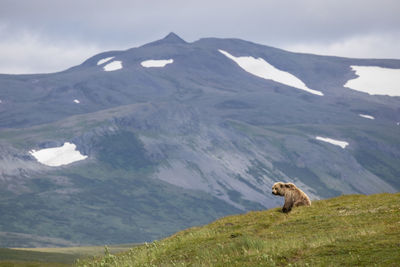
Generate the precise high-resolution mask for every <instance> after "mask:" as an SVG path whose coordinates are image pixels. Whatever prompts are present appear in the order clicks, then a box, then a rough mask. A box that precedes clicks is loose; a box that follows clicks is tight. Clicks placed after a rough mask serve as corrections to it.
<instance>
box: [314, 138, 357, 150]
mask: <svg viewBox="0 0 400 267" xmlns="http://www.w3.org/2000/svg"><path fill="white" fill-rule="evenodd" d="M315 139H317V140H319V141H322V142H326V143H330V144H332V145H335V146H340V147H341V148H343V149H345V148H346V147H347V146H348V145H349V143H348V142H346V141H340V140H336V139H332V138H328V137H321V136H317V137H315Z"/></svg>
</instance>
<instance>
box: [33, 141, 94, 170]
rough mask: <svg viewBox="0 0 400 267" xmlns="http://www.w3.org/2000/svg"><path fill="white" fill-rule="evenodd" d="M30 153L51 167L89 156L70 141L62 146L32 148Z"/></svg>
mask: <svg viewBox="0 0 400 267" xmlns="http://www.w3.org/2000/svg"><path fill="white" fill-rule="evenodd" d="M29 153H30V154H31V155H32V156H33V157H35V158H36V160H37V161H39V162H40V163H42V164H44V165H47V166H51V167H57V166H61V165H67V164H70V163H73V162H76V161H80V160H84V159H86V158H87V157H88V156H85V155H82V154H81V153H80V152H79V151H77V150H76V145H75V144H72V143H68V142H66V143H64V145H63V146H61V147H52V148H45V149H41V150H38V151H36V150H31V151H29Z"/></svg>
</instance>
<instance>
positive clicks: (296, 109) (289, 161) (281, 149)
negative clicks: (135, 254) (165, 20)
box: [0, 34, 400, 245]
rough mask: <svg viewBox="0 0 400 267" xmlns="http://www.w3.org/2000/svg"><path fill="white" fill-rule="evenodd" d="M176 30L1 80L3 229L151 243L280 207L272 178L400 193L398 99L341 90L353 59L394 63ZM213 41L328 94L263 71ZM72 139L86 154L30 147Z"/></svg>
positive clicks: (78, 239)
mask: <svg viewBox="0 0 400 267" xmlns="http://www.w3.org/2000/svg"><path fill="white" fill-rule="evenodd" d="M168 36H169V37H168ZM168 36H167V37H165V38H166V39H167V41H168V40H170V39H172V41H174V42H172V43H171V42H169V41H168V42H164V41H165V40H164V39H165V38H164V39H161V40H158V41H156V42H154V43H153V44H154V45H150V46H148V45H143V46H140V47H137V48H132V49H128V50H124V51H108V52H104V53H99V54H97V55H94V56H93V57H90V58H89V59H87V60H86V61H84V62H83V63H82V64H80V65H78V66H75V67H72V68H70V69H68V70H67V71H64V72H58V73H53V74H45V75H43V74H40V75H12V76H7V75H6V76H0V88H1V90H0V99H1V100H2V102H1V103H0V164H1V165H0V166H2V167H1V169H0V185H1V188H2V189H1V191H0V192H1V195H2V197H1V201H2V202H1V205H0V210H2V211H3V212H2V215H0V216H1V217H0V219H1V220H0V221H1V222H2V223H1V224H0V231H2V232H16V233H24V234H32V235H36V236H40V235H43V236H47V232H46V229H45V227H44V225H49V227H50V229H51V230H52V231H51V235H50V237H54V238H61V239H65V240H67V241H69V242H73V243H78V244H80V243H81V244H102V243H104V242H105V240H112V242H114V243H124V242H143V241H151V240H154V239H157V238H160V237H163V236H166V235H168V234H171V233H173V232H176V231H177V230H179V229H182V228H184V227H185V228H186V227H189V226H193V225H197V224H198V223H206V222H209V221H211V220H213V219H216V218H218V217H220V216H224V215H227V214H232V213H238V212H245V211H248V210H260V209H265V208H269V207H273V206H276V205H278V204H279V203H280V201H281V200H279V199H277V198H274V197H273V196H272V195H271V193H270V190H271V186H272V184H273V183H274V182H276V181H285V182H294V183H295V184H296V185H298V186H299V187H300V188H302V190H304V191H305V192H306V193H307V194H309V195H310V196H311V197H312V198H313V199H320V198H327V197H333V196H337V195H340V194H351V193H364V194H371V193H378V192H397V191H398V190H399V189H400V181H399V178H398V177H399V175H400V167H399V166H400V161H399V159H400V146H399V144H400V140H399V135H398V130H399V127H398V125H396V123H397V122H399V121H400V110H399V108H398V105H399V101H400V100H399V99H400V98H399V97H397V96H394V97H390V96H379V95H369V94H367V93H363V92H360V91H357V90H353V89H350V88H346V87H344V84H345V83H346V82H347V81H348V80H350V79H354V78H357V75H356V74H355V72H354V71H353V70H352V69H351V67H350V66H351V65H357V64H358V63H360V62H366V63H368V64H369V65H374V64H375V65H380V66H386V67H388V66H392V67H397V68H398V69H400V60H397V61H396V60H395V61H393V60H359V59H348V58H332V57H325V56H315V55H309V54H297V53H291V52H287V51H284V50H280V49H275V48H271V47H266V46H262V45H258V44H254V43H250V42H246V41H243V40H232V39H217V38H206V39H201V40H199V41H196V42H192V43H186V42H185V43H182V42H181V41H179V39H177V38H180V37H178V36H176V35H175V34H172V35H168ZM163 40H164V41H163ZM218 49H223V50H226V51H227V52H228V53H230V54H231V55H232V56H233V57H236V58H239V59H240V58H241V57H245V59H246V58H247V59H248V60H249V62H250V63H251V64H258V62H261V61H260V60H258V59H259V58H261V59H262V60H263V61H264V62H267V63H268V64H270V65H271V66H272V67H273V68H275V69H276V70H278V72H277V73H289V74H291V75H293V76H295V77H297V79H299V80H301V81H302V82H303V83H304V84H306V85H307V86H308V87H309V88H312V89H316V90H320V91H321V92H323V94H324V96H320V95H314V94H311V93H309V92H306V91H303V90H299V89H300V88H297V87H296V86H295V85H290V84H287V83H286V81H285V80H282V79H281V80H279V81H280V82H277V81H275V80H273V79H265V78H262V77H259V76H256V75H254V74H252V73H251V72H250V71H248V70H246V69H245V68H243V67H242V66H240V65H239V64H237V63H236V62H235V61H233V60H232V59H230V58H228V57H226V56H225V55H224V54H222V53H220V52H219V51H218ZM101 60H103V61H101ZM148 60H152V61H154V62H159V61H160V60H165V61H168V62H169V63H168V64H160V65H157V64H156V65H153V66H150V67H144V66H143V65H142V64H141V63H142V62H144V61H148ZM108 64H112V66H113V67H112V68H106V66H107V65H108ZM262 64H263V65H257V66H258V67H257V68H258V69H257V70H260V69H261V70H263V68H264V67H265V63H262ZM276 70H275V71H276ZM286 77H288V76H287V75H286ZM360 115H367V116H369V117H373V119H368V118H365V117H362V116H360ZM317 137H322V138H320V139H318V138H317ZM321 140H336V141H339V142H346V143H347V144H348V145H347V146H345V147H344V148H343V147H339V146H337V145H335V144H334V143H332V142H331V143H329V142H326V141H321ZM67 142H68V143H72V144H74V145H76V150H77V151H79V152H80V153H81V154H82V155H84V156H87V158H86V159H84V160H81V161H77V162H74V163H72V164H68V165H63V166H60V167H50V166H46V165H43V164H41V163H40V162H38V160H37V159H36V158H35V157H34V156H33V155H32V154H30V153H29V152H30V151H32V150H36V151H39V150H43V149H46V148H57V147H61V146H63V144H65V143H67ZM165 192H167V193H165ZM15 205H18V207H19V211H20V212H16V211H15V210H14V206H15ZM60 207H62V208H63V210H65V211H66V213H65V214H63V213H61V212H60V210H59V209H60ZM176 207H179V209H180V212H181V214H180V213H179V212H177V211H176V210H175V209H176ZM33 217H35V218H37V219H36V220H32V218H33ZM60 221H65V223H63V224H60V223H59V222H60ZM14 222H18V223H14ZM79 225H86V227H79ZM94 225H98V226H96V227H94ZM94 228H98V229H101V231H102V232H103V233H104V234H102V235H100V234H95V233H93V231H92V229H94ZM71 229H73V230H71ZM133 236H134V237H133ZM4 245H7V244H4Z"/></svg>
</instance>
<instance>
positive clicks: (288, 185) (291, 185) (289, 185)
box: [285, 183, 294, 188]
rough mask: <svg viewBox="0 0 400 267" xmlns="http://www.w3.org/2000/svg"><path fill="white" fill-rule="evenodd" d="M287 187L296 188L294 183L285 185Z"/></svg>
mask: <svg viewBox="0 0 400 267" xmlns="http://www.w3.org/2000/svg"><path fill="white" fill-rule="evenodd" d="M285 187H287V188H294V184H292V183H286V184H285Z"/></svg>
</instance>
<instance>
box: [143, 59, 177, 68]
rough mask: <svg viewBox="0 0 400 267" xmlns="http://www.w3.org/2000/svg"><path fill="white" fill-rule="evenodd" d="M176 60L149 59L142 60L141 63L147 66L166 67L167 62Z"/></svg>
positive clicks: (170, 62)
mask: <svg viewBox="0 0 400 267" xmlns="http://www.w3.org/2000/svg"><path fill="white" fill-rule="evenodd" d="M173 62H174V60H173V59H149V60H145V61H142V62H141V63H140V65H142V67H145V68H152V67H156V68H162V67H165V66H166V65H167V64H172V63H173Z"/></svg>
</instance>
